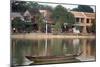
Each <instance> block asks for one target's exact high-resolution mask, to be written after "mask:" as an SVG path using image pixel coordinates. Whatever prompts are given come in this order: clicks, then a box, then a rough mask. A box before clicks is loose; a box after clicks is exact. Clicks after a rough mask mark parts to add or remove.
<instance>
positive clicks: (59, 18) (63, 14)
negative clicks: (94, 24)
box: [52, 5, 75, 29]
mask: <svg viewBox="0 0 100 67" xmlns="http://www.w3.org/2000/svg"><path fill="white" fill-rule="evenodd" d="M52 19H53V20H54V23H55V26H56V27H57V28H59V29H61V26H62V25H63V24H64V23H68V24H73V23H74V22H75V18H74V15H73V14H72V13H71V12H68V11H67V9H66V8H64V7H63V6H61V5H58V6H56V7H55V8H54V10H53V12H52ZM57 25H58V26H57ZM59 25H60V26H59Z"/></svg>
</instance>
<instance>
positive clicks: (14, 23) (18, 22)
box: [12, 17, 25, 31]
mask: <svg viewBox="0 0 100 67" xmlns="http://www.w3.org/2000/svg"><path fill="white" fill-rule="evenodd" d="M12 28H16V29H17V30H18V31H20V30H24V29H25V24H24V21H22V20H21V19H20V18H19V17H16V18H15V19H14V20H12Z"/></svg>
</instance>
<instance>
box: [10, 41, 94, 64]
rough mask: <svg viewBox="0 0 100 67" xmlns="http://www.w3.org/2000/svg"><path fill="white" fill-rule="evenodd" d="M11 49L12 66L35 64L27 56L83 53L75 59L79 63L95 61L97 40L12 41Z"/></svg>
mask: <svg viewBox="0 0 100 67" xmlns="http://www.w3.org/2000/svg"><path fill="white" fill-rule="evenodd" d="M11 48H12V50H11V51H12V52H11V53H12V59H11V63H12V65H30V64H33V65H34V64H35V63H34V60H33V61H30V60H29V59H27V58H26V57H25V56H33V57H40V56H45V57H46V56H66V55H73V54H79V53H81V55H80V56H78V57H75V59H76V60H77V62H81V61H95V55H96V40H95V39H39V40H24V39H23V40H21V39H12V41H11ZM75 59H72V60H75ZM61 61H63V60H61ZM48 62H49V61H48ZM64 62H66V63H67V62H71V61H69V60H64ZM54 63H55V62H54Z"/></svg>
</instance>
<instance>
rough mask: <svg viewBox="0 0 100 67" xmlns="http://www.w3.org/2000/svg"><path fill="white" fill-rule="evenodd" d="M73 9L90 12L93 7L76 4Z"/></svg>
mask: <svg viewBox="0 0 100 67" xmlns="http://www.w3.org/2000/svg"><path fill="white" fill-rule="evenodd" d="M72 10H73V11H80V12H91V13H93V9H92V8H91V7H90V6H88V5H78V7H77V8H73V9H72Z"/></svg>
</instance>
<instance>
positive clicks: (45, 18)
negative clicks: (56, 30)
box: [44, 16, 48, 35]
mask: <svg viewBox="0 0 100 67" xmlns="http://www.w3.org/2000/svg"><path fill="white" fill-rule="evenodd" d="M44 20H45V23H46V35H47V33H48V22H47V17H46V16H45V17H44Z"/></svg>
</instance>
